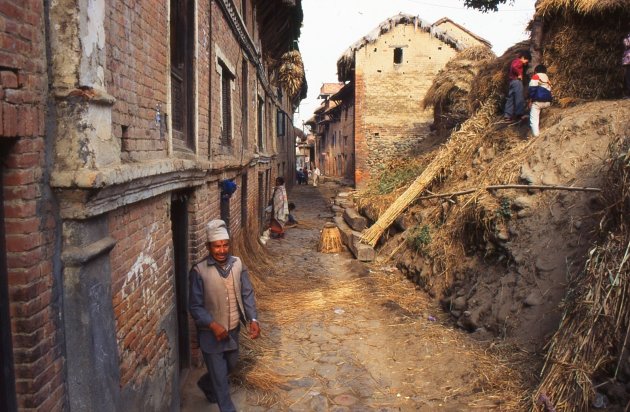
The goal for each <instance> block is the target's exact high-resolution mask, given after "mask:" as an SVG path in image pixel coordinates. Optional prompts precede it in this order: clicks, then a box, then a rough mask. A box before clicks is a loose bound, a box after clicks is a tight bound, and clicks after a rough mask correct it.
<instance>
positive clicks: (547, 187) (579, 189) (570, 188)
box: [416, 185, 602, 200]
mask: <svg viewBox="0 0 630 412" xmlns="http://www.w3.org/2000/svg"><path fill="white" fill-rule="evenodd" d="M504 189H519V190H523V189H538V190H568V191H573V192H601V191H602V189H599V188H597V187H574V186H559V185H492V186H486V187H479V188H476V189H467V190H462V191H459V192H451V193H437V194H433V195H429V196H421V197H419V198H417V199H416V200H425V199H435V198H442V197H456V196H461V195H467V194H470V193H475V192H477V191H479V190H488V191H489V190H504Z"/></svg>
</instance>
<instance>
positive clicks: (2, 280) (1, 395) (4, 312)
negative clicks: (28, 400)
mask: <svg viewBox="0 0 630 412" xmlns="http://www.w3.org/2000/svg"><path fill="white" fill-rule="evenodd" d="M0 150H1V152H0V154H1V157H0V160H2V161H3V162H4V158H5V156H4V154H5V148H4V147H0ZM3 181H4V166H3V165H0V361H1V362H2V363H1V365H2V371H0V411H7V412H14V411H17V400H16V397H15V374H14V371H13V345H12V342H11V319H10V316H9V274H8V270H7V249H6V238H5V230H4V185H3Z"/></svg>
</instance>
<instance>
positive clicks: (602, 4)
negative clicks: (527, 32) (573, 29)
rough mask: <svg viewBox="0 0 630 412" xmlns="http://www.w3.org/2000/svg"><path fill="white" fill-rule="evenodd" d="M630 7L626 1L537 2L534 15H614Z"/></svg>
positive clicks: (549, 0)
mask: <svg viewBox="0 0 630 412" xmlns="http://www.w3.org/2000/svg"><path fill="white" fill-rule="evenodd" d="M629 7H630V5H629V4H628V0H538V2H537V4H536V15H537V16H542V17H544V16H545V15H548V14H552V13H557V12H564V13H576V14H582V15H588V14H602V13H615V12H618V11H619V12H621V11H625V12H626V13H627V10H628V8H629Z"/></svg>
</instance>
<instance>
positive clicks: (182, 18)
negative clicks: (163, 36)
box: [170, 0, 195, 150]
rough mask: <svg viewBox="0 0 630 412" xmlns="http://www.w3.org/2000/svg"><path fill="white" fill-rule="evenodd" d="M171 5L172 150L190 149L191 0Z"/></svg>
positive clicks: (192, 14) (177, 1)
mask: <svg viewBox="0 0 630 412" xmlns="http://www.w3.org/2000/svg"><path fill="white" fill-rule="evenodd" d="M170 2H171V23H170V32H171V38H170V42H171V100H172V102H171V128H172V134H173V148H174V149H176V150H181V149H187V150H192V149H193V148H194V147H193V146H194V142H193V122H192V120H193V85H194V82H193V73H194V64H193V55H194V47H193V46H194V30H193V27H194V24H193V23H194V21H195V9H194V4H195V2H194V1H193V0H170Z"/></svg>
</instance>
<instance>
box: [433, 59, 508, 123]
mask: <svg viewBox="0 0 630 412" xmlns="http://www.w3.org/2000/svg"><path fill="white" fill-rule="evenodd" d="M495 58H496V55H495V54H494V53H493V52H492V50H490V49H489V48H488V47H486V46H475V47H470V48H468V49H464V50H462V51H461V52H459V53H457V54H456V55H455V57H453V58H452V59H451V60H450V61H449V62H448V63H446V66H444V68H443V69H442V70H440V72H439V73H438V74H437V76H435V78H434V79H433V83H432V84H431V87H430V88H429V90H427V93H426V95H425V97H424V99H423V102H422V103H423V106H424V108H425V109H426V108H427V107H429V106H431V107H432V108H433V114H434V126H435V127H436V129H437V130H438V131H439V132H440V133H444V132H448V131H450V130H452V129H453V128H455V127H457V126H459V125H460V124H461V123H463V122H464V121H466V120H467V119H468V118H469V117H470V115H471V114H472V112H473V107H472V105H471V104H470V101H469V98H468V95H469V93H470V90H471V88H472V83H473V80H474V79H475V77H476V76H477V74H479V71H480V70H481V68H482V67H483V66H484V65H486V64H488V63H490V62H491V61H493V60H494V59H495Z"/></svg>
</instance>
